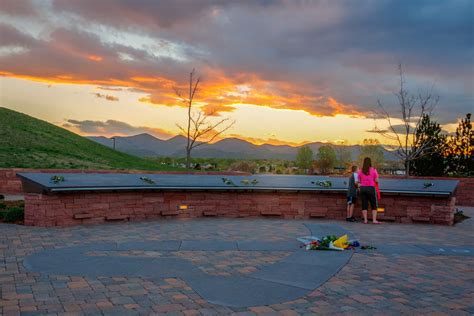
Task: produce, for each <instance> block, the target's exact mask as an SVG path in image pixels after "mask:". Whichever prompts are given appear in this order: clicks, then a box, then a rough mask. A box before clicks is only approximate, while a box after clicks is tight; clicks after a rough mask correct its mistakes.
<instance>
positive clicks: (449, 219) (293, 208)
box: [18, 173, 458, 226]
mask: <svg viewBox="0 0 474 316" xmlns="http://www.w3.org/2000/svg"><path fill="white" fill-rule="evenodd" d="M18 176H19V177H20V178H21V180H22V185H23V190H24V192H25V224H26V225H30V226H71V225H80V224H88V223H102V222H106V221H117V220H130V221H134V220H147V219H160V218H195V217H202V216H224V217H257V216H274V217H281V218H289V219H293V218H294V219H308V218H328V219H344V218H345V214H346V187H347V183H346V181H347V180H346V179H344V178H340V177H320V176H287V175H252V176H226V175H185V174H181V175H171V174H125V173H116V174H93V173H90V174H78V173H54V174H53V173H19V174H18ZM457 185H458V181H457V180H423V179H381V180H380V190H381V193H382V198H381V201H380V207H382V208H384V212H383V213H381V214H380V218H381V219H382V220H386V221H395V222H402V223H405V222H426V223H433V224H444V225H452V223H453V213H454V204H455V199H454V197H453V195H454V192H455V190H456V187H457ZM356 210H357V211H358V212H359V213H360V206H359V205H356ZM356 215H358V213H357V212H356Z"/></svg>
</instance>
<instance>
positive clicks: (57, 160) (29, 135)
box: [0, 107, 164, 170]
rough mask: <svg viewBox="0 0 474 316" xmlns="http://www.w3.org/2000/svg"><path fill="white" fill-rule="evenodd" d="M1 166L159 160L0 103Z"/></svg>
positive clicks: (142, 166)
mask: <svg viewBox="0 0 474 316" xmlns="http://www.w3.org/2000/svg"><path fill="white" fill-rule="evenodd" d="M0 168H45V169H52V168H61V169H63V168H64V169H138V170H162V169H164V168H163V167H162V166H161V165H159V164H158V163H156V162H154V161H151V160H147V159H143V158H139V157H135V156H131V155H128V154H125V153H122V152H118V151H115V150H113V149H110V148H108V147H106V146H103V145H100V144H98V143H96V142H94V141H91V140H89V139H87V138H85V137H81V136H79V135H77V134H74V133H72V132H69V131H67V130H65V129H63V128H60V127H57V126H55V125H53V124H50V123H47V122H45V121H42V120H38V119H35V118H33V117H31V116H28V115H25V114H22V113H19V112H15V111H12V110H9V109H6V108H3V107H0Z"/></svg>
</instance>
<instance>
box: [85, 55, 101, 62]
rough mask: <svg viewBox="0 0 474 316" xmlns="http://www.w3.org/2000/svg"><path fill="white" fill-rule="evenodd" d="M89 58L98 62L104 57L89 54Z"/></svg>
mask: <svg viewBox="0 0 474 316" xmlns="http://www.w3.org/2000/svg"><path fill="white" fill-rule="evenodd" d="M87 59H89V60H92V61H96V62H98V61H102V60H103V59H104V58H102V57H100V56H96V55H89V56H87Z"/></svg>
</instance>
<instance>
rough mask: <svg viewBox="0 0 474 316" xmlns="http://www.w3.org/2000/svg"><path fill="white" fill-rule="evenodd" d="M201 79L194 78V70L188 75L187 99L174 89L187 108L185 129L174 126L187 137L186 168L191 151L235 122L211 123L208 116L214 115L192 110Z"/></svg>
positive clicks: (206, 142) (211, 139) (209, 140)
mask: <svg viewBox="0 0 474 316" xmlns="http://www.w3.org/2000/svg"><path fill="white" fill-rule="evenodd" d="M200 82H201V78H200V77H198V78H195V70H194V69H193V71H191V73H190V74H189V92H188V97H184V96H183V94H182V93H181V91H180V90H179V89H178V88H175V89H174V90H175V93H176V95H177V96H178V97H179V98H180V99H181V100H182V101H183V102H184V103H185V104H186V106H187V108H188V117H187V127H186V128H184V127H182V126H181V125H179V124H176V125H177V126H178V128H179V130H180V131H181V133H183V134H184V136H186V137H187V142H186V168H189V167H190V166H191V151H192V150H193V149H194V148H196V147H198V146H201V145H203V144H208V143H210V142H212V141H213V140H215V139H216V138H217V137H218V136H219V135H221V134H222V133H224V132H225V131H227V130H228V129H229V128H231V127H232V125H234V123H235V121H230V120H229V119H228V118H223V119H220V120H218V121H213V122H211V120H210V118H209V117H210V116H213V114H214V113H205V112H203V111H202V110H201V109H193V101H194V98H195V97H196V92H197V91H198V87H199V83H200Z"/></svg>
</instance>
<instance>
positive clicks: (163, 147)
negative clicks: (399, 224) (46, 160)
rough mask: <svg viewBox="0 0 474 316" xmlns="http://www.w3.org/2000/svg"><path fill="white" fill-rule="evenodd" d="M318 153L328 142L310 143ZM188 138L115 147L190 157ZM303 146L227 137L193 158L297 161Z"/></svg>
mask: <svg viewBox="0 0 474 316" xmlns="http://www.w3.org/2000/svg"><path fill="white" fill-rule="evenodd" d="M89 138H90V139H92V140H94V141H96V142H98V143H100V144H102V145H105V146H109V147H112V146H113V140H112V139H111V138H107V137H103V136H93V137H89ZM307 145H308V146H309V147H310V148H311V149H312V150H313V152H314V153H317V151H318V149H319V148H320V147H321V146H323V145H326V144H325V143H319V142H315V143H310V144H307ZM332 146H333V147H334V148H335V149H336V150H338V149H339V148H344V149H347V150H349V151H350V152H351V154H352V158H353V159H356V158H357V157H358V156H359V154H360V146H359V145H351V146H342V145H332ZM185 147H186V137H184V136H175V137H173V138H171V139H168V140H161V139H158V138H156V137H154V136H152V135H150V134H139V135H135V136H124V137H122V136H117V137H115V148H116V149H117V150H119V151H123V152H126V153H129V154H133V155H137V156H142V157H184V156H186V150H185ZM299 148H300V147H292V146H288V145H270V144H263V145H255V144H252V143H250V142H247V141H245V140H242V139H238V138H225V139H223V140H220V141H218V142H216V143H214V144H203V145H201V146H198V147H196V148H195V149H194V150H193V157H197V158H237V159H286V160H294V159H295V158H296V153H297V152H298V149H299ZM385 158H386V160H394V157H393V155H392V154H391V153H390V152H388V151H386V153H385Z"/></svg>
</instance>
